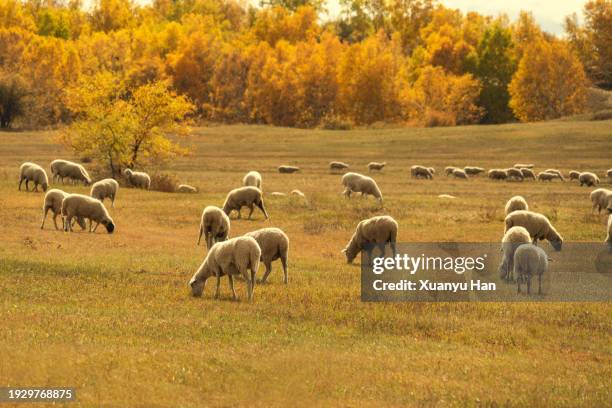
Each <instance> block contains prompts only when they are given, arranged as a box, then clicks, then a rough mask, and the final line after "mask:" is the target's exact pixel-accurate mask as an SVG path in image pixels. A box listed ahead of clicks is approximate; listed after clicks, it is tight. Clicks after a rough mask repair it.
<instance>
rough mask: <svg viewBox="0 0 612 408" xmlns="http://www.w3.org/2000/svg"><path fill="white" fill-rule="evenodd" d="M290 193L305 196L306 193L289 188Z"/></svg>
mask: <svg viewBox="0 0 612 408" xmlns="http://www.w3.org/2000/svg"><path fill="white" fill-rule="evenodd" d="M291 195H295V196H298V197H302V198H306V194H304V193H302V192H301V191H300V190H291Z"/></svg>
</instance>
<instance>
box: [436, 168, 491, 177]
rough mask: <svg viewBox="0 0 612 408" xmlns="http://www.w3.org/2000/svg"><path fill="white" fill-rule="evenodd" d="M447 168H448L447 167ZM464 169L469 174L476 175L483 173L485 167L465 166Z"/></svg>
mask: <svg viewBox="0 0 612 408" xmlns="http://www.w3.org/2000/svg"><path fill="white" fill-rule="evenodd" d="M445 170H446V169H445ZM463 171H465V173H466V174H467V175H468V176H476V175H478V174H480V173H483V172H484V171H485V169H483V168H482V167H475V166H465V167H464V168H463Z"/></svg>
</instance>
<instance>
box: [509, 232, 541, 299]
mask: <svg viewBox="0 0 612 408" xmlns="http://www.w3.org/2000/svg"><path fill="white" fill-rule="evenodd" d="M547 269H548V255H546V252H544V250H543V249H542V248H538V247H537V246H535V245H533V244H523V245H521V246H519V247H518V248H517V249H516V251H515V252H514V275H516V284H517V291H518V293H521V283H523V282H525V283H527V293H528V294H530V293H531V278H532V277H533V276H535V275H537V276H538V294H539V295H541V294H542V275H544V273H545V272H546V270H547Z"/></svg>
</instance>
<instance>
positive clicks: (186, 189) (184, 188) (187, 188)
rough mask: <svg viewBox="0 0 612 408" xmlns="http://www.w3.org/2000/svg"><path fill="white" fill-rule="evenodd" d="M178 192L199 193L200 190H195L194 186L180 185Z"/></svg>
mask: <svg viewBox="0 0 612 408" xmlns="http://www.w3.org/2000/svg"><path fill="white" fill-rule="evenodd" d="M176 191H177V192H179V193H188V194H190V193H197V192H198V189H197V188H195V187H194V186H190V185H189V184H179V186H178V187H177V189H176Z"/></svg>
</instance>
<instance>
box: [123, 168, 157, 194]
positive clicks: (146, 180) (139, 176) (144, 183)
mask: <svg viewBox="0 0 612 408" xmlns="http://www.w3.org/2000/svg"><path fill="white" fill-rule="evenodd" d="M123 175H124V176H125V178H126V180H127V181H128V183H129V184H130V185H131V186H133V187H136V188H142V189H145V190H148V189H149V188H150V187H151V177H149V175H148V174H147V173H144V172H142V171H133V170H132V169H125V170H124V171H123Z"/></svg>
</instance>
